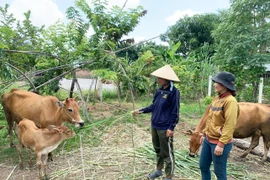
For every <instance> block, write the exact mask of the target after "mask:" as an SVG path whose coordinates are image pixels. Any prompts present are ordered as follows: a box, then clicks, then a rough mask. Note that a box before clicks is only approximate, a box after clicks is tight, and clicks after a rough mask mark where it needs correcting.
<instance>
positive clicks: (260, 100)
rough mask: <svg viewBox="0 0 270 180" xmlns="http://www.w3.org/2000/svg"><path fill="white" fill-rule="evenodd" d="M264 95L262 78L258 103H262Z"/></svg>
mask: <svg viewBox="0 0 270 180" xmlns="http://www.w3.org/2000/svg"><path fill="white" fill-rule="evenodd" d="M262 93H263V77H261V78H260V86H259V99H258V103H262Z"/></svg>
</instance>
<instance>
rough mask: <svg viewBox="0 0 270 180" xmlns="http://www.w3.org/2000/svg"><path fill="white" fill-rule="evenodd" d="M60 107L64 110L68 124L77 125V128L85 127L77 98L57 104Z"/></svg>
mask: <svg viewBox="0 0 270 180" xmlns="http://www.w3.org/2000/svg"><path fill="white" fill-rule="evenodd" d="M56 104H57V105H58V106H59V107H61V108H63V114H62V115H63V116H64V117H65V119H67V121H68V122H70V123H72V124H75V126H76V127H83V126H84V121H83V120H82V118H81V116H80V113H79V110H80V107H79V105H78V104H77V102H76V101H75V98H67V99H66V100H65V101H63V102H60V101H58V102H57V103H56Z"/></svg>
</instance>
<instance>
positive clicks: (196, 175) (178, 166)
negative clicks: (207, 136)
mask: <svg viewBox="0 0 270 180" xmlns="http://www.w3.org/2000/svg"><path fill="white" fill-rule="evenodd" d="M136 154H137V155H140V156H141V157H142V156H144V157H145V158H147V159H150V160H152V161H153V164H154V163H155V152H154V150H153V147H152V146H151V145H150V144H147V145H145V146H144V147H143V148H140V149H138V150H137V151H136ZM174 154H175V176H176V177H179V178H180V179H200V178H201V173H200V168H199V157H198V156H197V157H196V158H192V157H189V155H188V152H187V151H186V150H175V151H174ZM211 172H212V177H213V178H214V179H216V177H215V175H214V172H213V166H211ZM227 174H228V176H229V177H230V178H232V179H239V180H240V179H251V177H250V176H251V175H250V174H248V172H247V166H245V165H242V164H240V163H232V162H228V166H227ZM252 178H254V177H252Z"/></svg>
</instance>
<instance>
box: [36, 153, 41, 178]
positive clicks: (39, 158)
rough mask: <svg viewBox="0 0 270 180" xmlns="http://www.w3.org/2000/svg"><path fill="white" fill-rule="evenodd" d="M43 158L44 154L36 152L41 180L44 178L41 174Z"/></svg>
mask: <svg viewBox="0 0 270 180" xmlns="http://www.w3.org/2000/svg"><path fill="white" fill-rule="evenodd" d="M41 156H42V154H41V153H40V152H36V157H37V168H38V177H39V179H41V177H42V174H41V163H42V161H41Z"/></svg>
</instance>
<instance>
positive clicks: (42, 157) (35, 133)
mask: <svg viewBox="0 0 270 180" xmlns="http://www.w3.org/2000/svg"><path fill="white" fill-rule="evenodd" d="M73 136H75V133H74V132H73V131H72V130H70V129H69V128H67V127H66V126H60V127H57V128H53V129H51V130H48V129H39V128H37V127H36V125H35V123H34V122H33V121H31V120H29V119H23V120H21V121H20V123H19V125H18V154H19V167H20V168H23V163H22V157H21V151H22V147H23V146H24V147H25V148H26V149H27V154H28V161H29V165H30V166H31V159H30V151H29V149H31V150H33V151H35V154H36V159H37V162H36V163H37V168H38V175H39V178H41V174H42V173H41V166H42V165H43V168H44V176H45V177H47V159H48V153H50V152H52V151H53V150H54V149H56V148H57V147H58V145H59V144H60V143H61V142H62V141H63V140H65V139H69V138H71V137H73Z"/></svg>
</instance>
